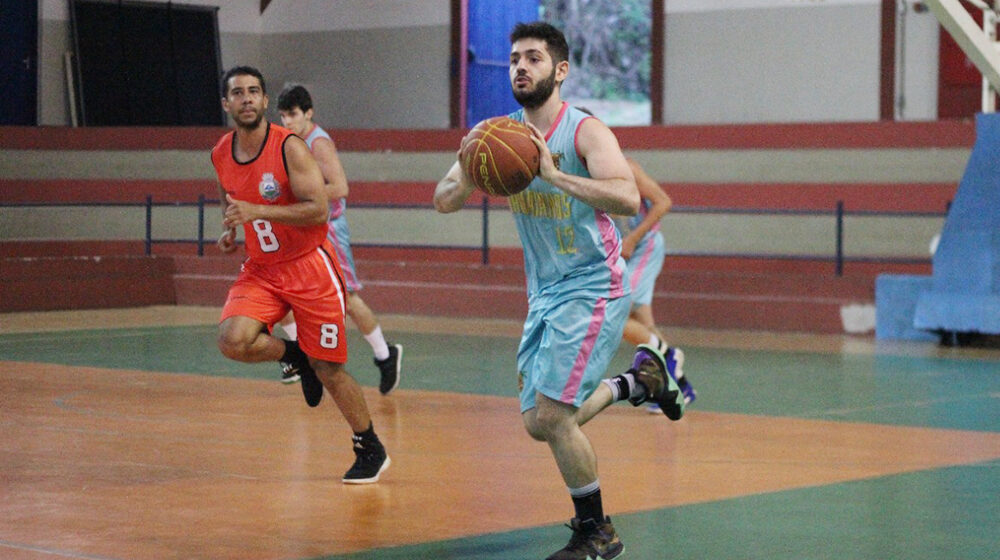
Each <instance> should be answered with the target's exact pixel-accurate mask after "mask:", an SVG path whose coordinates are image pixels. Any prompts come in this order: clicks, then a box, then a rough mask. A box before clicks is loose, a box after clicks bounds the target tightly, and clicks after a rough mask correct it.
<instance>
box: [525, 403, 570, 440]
mask: <svg viewBox="0 0 1000 560" xmlns="http://www.w3.org/2000/svg"><path fill="white" fill-rule="evenodd" d="M565 421H566V418H565V416H564V415H562V414H555V411H553V410H548V411H547V410H546V409H544V408H543V409H542V410H539V409H535V413H534V414H532V415H531V416H530V417H529V416H525V418H524V429H525V430H526V431H527V432H528V435H529V436H531V437H532V439H535V440H537V441H550V440H552V439H553V438H555V437H557V436H558V434H559V432H560V430H561V429H562V427H563V425H564V424H565Z"/></svg>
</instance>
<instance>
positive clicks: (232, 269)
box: [174, 256, 874, 333]
mask: <svg viewBox="0 0 1000 560" xmlns="http://www.w3.org/2000/svg"><path fill="white" fill-rule="evenodd" d="M175 259H176V263H177V264H176V273H175V276H174V281H175V292H176V294H177V303H178V304H181V305H215V306H221V305H222V303H223V302H224V301H225V295H226V291H227V290H228V288H229V286H230V284H231V283H232V281H233V280H234V279H235V277H236V274H237V272H238V270H239V258H238V257H228V256H227V257H175ZM357 264H358V270H359V272H360V274H361V279H362V283H363V284H364V290H363V292H362V293H363V296H364V298H365V301H366V302H367V303H368V304H369V305H370V306H371V307H372V308H373V309H374V310H375V311H376V313H383V314H390V313H391V314H417V315H436V316H448V317H470V316H472V317H475V316H482V317H490V318H504V319H522V318H523V317H524V315H525V313H526V312H527V297H526V294H525V288H524V273H523V270H522V269H521V268H520V267H519V266H512V265H481V264H468V263H452V262H444V263H442V262H399V261H359V262H358V263H357ZM873 302H874V279H873V278H872V277H871V276H868V275H859V276H843V277H837V276H832V275H828V274H822V275H821V274H788V273H781V272H772V273H746V272H720V271H697V270H679V271H665V272H664V273H662V274H661V275H660V278H659V280H658V283H657V288H656V293H655V296H654V310H655V315H656V319H657V323H659V324H661V325H664V326H677V327H697V328H709V329H713V328H714V329H757V330H771V331H802V332H817V333H843V332H854V331H857V330H858V329H859V327H857V326H856V325H857V324H859V323H858V321H859V319H857V318H854V319H851V314H852V313H853V314H854V315H858V314H861V315H862V316H863V315H864V314H865V313H867V312H868V311H866V310H867V309H869V308H872V304H873ZM845 313H847V316H846V319H845ZM845 321H847V323H846V324H845ZM873 321H874V319H873V318H872V319H871V327H865V325H866V324H867V323H866V321H865V320H864V319H863V318H862V319H861V320H860V324H861V325H862V328H861V329H860V332H865V331H866V330H868V329H870V328H873V327H874V322H873Z"/></svg>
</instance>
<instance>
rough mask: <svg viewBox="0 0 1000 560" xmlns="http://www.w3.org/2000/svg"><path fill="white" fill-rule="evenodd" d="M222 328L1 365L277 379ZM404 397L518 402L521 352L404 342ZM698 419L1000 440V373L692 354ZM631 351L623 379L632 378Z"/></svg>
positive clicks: (76, 345) (49, 336) (24, 340)
mask: <svg viewBox="0 0 1000 560" xmlns="http://www.w3.org/2000/svg"><path fill="white" fill-rule="evenodd" d="M215 333H216V329H215V327H214V326H199V327H171V328H143V329H117V330H100V331H97V330H94V331H69V332H59V333H32V334H9V335H2V336H0V359H3V360H16V361H38V362H48V363H58V364H66V365H81V366H93V367H108V368H127V369H142V370H150V371H162V372H185V373H196V374H206V375H223V376H235V377H247V378H254V379H277V378H278V373H277V372H278V368H277V365H276V364H242V363H237V362H233V361H230V360H227V359H226V358H224V357H223V356H222V355H221V354H219V352H218V350H217V349H216V346H215ZM398 338H399V340H398V342H401V343H402V344H403V345H404V364H405V370H404V377H403V381H402V384H401V388H403V389H425V390H435V391H452V392H458V393H469V394H485V395H498V396H508V397H513V396H515V395H516V378H515V375H514V373H513V372H514V370H515V362H514V356H515V353H516V350H517V340H515V339H512V338H507V337H488V336H455V335H439V334H419V333H404V334H401V335H399V337H398ZM348 347H349V348H350V349H351V350H350V354H349V355H350V358H349V360H348V370H349V371H350V372H351V373H352V374H353V375H354V376H355V377H356V378H357V379H358V381H359V382H360V383H362V384H364V385H369V386H373V385H375V384H377V371H376V370H375V367H374V365H373V364H372V362H371V350H370V349H369V347H368V345H367V343H366V342H365V341H364V339H362V338H361V336H360V335H359V334H358V333H357V331H355V330H353V329H352V330H351V331H350V332H349V336H348ZM684 350H685V354H686V356H687V361H686V365H685V372H686V373H687V375H688V378H689V379H690V380H691V382H692V383H693V384H694V386H695V388H696V389H697V390H698V395H699V396H698V401H697V404H696V405H695V406H696V407H697V409H698V410H706V411H713V412H731V413H743V414H760V415H774V416H791V417H800V418H813V419H824V420H843V421H852V422H873V423H882V424H895V425H907V426H923V427H936V428H949V429H961V430H985V431H1000V363H998V362H995V361H989V360H981V359H956V358H923V357H905V356H883V355H857V354H819V353H801V352H796V353H788V352H774V351H747V350H727V349H718V348H698V347H687V348H685V349H684ZM629 361H630V350H629V349H628V348H627V347H626V346H624V345H623V346H622V348H621V350H620V351H619V353H618V355H617V356H616V357H615V359H614V361H613V362H612V368H611V369H612V371H614V372H617V371H623V370H624V369H625V368H627V367H628V364H629Z"/></svg>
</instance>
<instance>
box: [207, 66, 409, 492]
mask: <svg viewBox="0 0 1000 560" xmlns="http://www.w3.org/2000/svg"><path fill="white" fill-rule="evenodd" d="M267 104H268V97H267V90H266V89H265V85H264V78H263V76H262V75H261V73H260V71H258V70H257V69H256V68H252V67H249V66H237V67H234V68H232V69H230V70H228V71H227V72H226V74H225V75H224V76H223V78H222V107H223V109H224V110H225V111H226V113H228V114H229V116H230V117H232V119H233V121H234V122H235V125H236V128H235V130H234V131H232V132H229V133H227V134H225V135H224V136H223V137H222V138H221V139H220V140H219V141H218V143H217V144H216V145H215V147H214V148H213V149H212V164H213V165H214V166H215V172H216V174H217V176H218V179H219V198H220V201H221V207H222V215H223V221H222V223H223V231H222V235H220V237H219V241H218V246H219V249H220V250H221V251H222V252H223V253H231V252H233V251H235V250H236V247H237V245H236V228H237V227H240V226H242V227H243V233H244V237H245V239H246V253H247V258H246V260H244V261H243V265H242V266H241V268H240V273H239V276H237V278H236V281H235V282H234V283H233V285H232V286H231V287H230V288H229V294H228V295H227V297H226V303H225V306H224V307H223V309H222V317H221V319H220V324H219V336H218V345H219V350H220V351H221V352H222V354H223V355H224V356H226V357H227V358H230V359H233V360H237V361H241V362H264V361H270V360H275V361H280V362H282V363H285V364H292V365H293V366H294V367H295V368H296V369H297V370H298V371H299V374H300V375H301V377H302V393H303V395H304V396H305V399H306V403H307V404H308V405H309V406H313V407H315V406H317V405H319V403H320V401H321V399H322V398H323V389H324V387H325V388H326V390H327V391H329V392H330V395H331V396H332V397H333V400H334V402H335V403H336V405H337V408H338V409H339V410H340V412H341V414H343V416H344V419H346V420H347V423H348V425H349V426H350V427H351V429H352V430H353V432H354V435H353V437H352V441H353V447H354V453H355V462H354V464H353V465H352V466H351V468H350V469H349V470H348V471H347V472H346V473H345V474H344V477H343V482H345V483H349V484H365V483H372V482H377V481H378V479H379V475H380V474H381V473H382V471H384V470H385V469H386V467H388V466H389V463H390V461H389V456H388V454H387V453H386V451H385V447H384V446H383V445H382V442H381V441H379V438H378V436H377V435H376V434H375V429H374V427H373V426H372V421H371V416H370V415H369V412H368V405H367V403H366V402H365V397H364V394H363V393H362V391H361V386H360V385H358V382H357V381H355V379H354V378H353V377H351V375H350V374H349V373H347V370H346V369H344V364H345V363H346V362H347V339H346V336H345V332H344V312H345V305H346V298H347V295H346V287H345V285H344V280H343V278H342V275H341V272H340V266H339V264H338V263H337V259H336V257H335V256H333V247H332V246H331V245H330V242H329V241H328V240H327V239H326V221H327V216H328V214H329V212H330V208H329V202H328V198H327V194H326V191H325V189H324V186H323V184H324V180H323V173H322V172H321V171H320V168H319V165H317V164H316V160H315V159H314V158H313V156H312V153H311V152H310V151H309V148H308V147H307V146H306V143H305V142H304V141H303V140H302V139H301V138H299V137H297V136H295V135H294V134H293V133H292V131H290V130H288V129H286V128H283V127H280V126H277V125H273V124H271V123H270V122H268V121H267V120H265V119H264V112H265V110H267ZM289 311H293V312H294V313H295V316H296V317H297V318H298V326H299V328H298V331H299V339H298V341H297V342H296V341H286V340H283V339H280V338H277V337H274V336H271V334H270V332H271V328H272V327H273V325H274V324H275V323H276V322H278V320H280V319H281V318H282V317H284V316H285V315H287V314H288V312H289ZM300 345H301V346H300Z"/></svg>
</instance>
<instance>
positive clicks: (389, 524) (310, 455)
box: [0, 307, 1000, 560]
mask: <svg viewBox="0 0 1000 560" xmlns="http://www.w3.org/2000/svg"><path fill="white" fill-rule="evenodd" d="M217 314H218V310H217V309H206V308H193V307H154V308H143V309H129V310H101V311H74V312H50V313H18V314H5V315H0V411H2V413H0V425H2V436H0V473H2V479H0V558H4V559H10V560H43V559H46V560H51V559H59V558H67V559H87V560H118V559H122V560H124V559H191V558H199V559H200V558H205V559H241V560H257V559H260V560H264V559H294V560H300V559H307V558H308V559H329V560H333V559H361V558H365V559H373V560H386V559H403V558H406V559H412V558H433V559H501V558H503V559H509V558H544V557H545V556H546V555H547V554H549V553H551V552H552V551H554V550H555V549H557V548H559V547H561V546H562V545H563V544H564V543H565V541H566V540H567V539H568V537H569V531H568V530H567V529H565V528H564V527H563V526H562V523H565V522H566V521H567V520H568V519H569V518H570V517H571V516H572V513H573V512H572V507H571V504H570V502H569V499H568V497H567V494H566V490H565V488H563V486H562V483H561V480H560V478H559V475H558V473H557V471H556V468H555V465H554V463H553V461H552V459H551V458H550V456H549V452H548V449H547V448H546V447H545V446H544V445H542V444H539V443H536V442H533V441H532V440H530V438H528V436H527V435H525V434H524V432H523V430H522V428H521V423H520V419H519V415H518V405H517V399H516V397H515V392H516V385H515V379H514V375H513V370H514V366H513V362H514V352H515V349H516V346H517V335H518V333H519V330H520V325H519V324H518V323H516V322H505V321H488V320H448V319H430V318H419V317H402V316H389V317H383V318H382V322H383V328H384V329H385V331H386V332H387V333H388V334H389V336H390V338H391V339H392V340H394V341H398V342H400V343H402V344H403V345H404V347H405V352H404V361H403V364H404V377H403V382H402V385H401V387H400V389H399V390H398V391H397V392H396V393H394V394H393V395H391V396H389V397H382V396H380V395H379V394H378V392H377V391H376V390H375V389H374V388H373V386H374V385H375V384H376V383H377V379H376V370H375V368H374V367H373V365H372V364H371V359H370V355H371V353H370V349H369V348H368V346H367V344H365V342H364V341H363V339H361V338H360V336H359V335H358V334H357V332H356V331H354V330H352V331H351V336H350V338H349V345H350V347H351V352H352V353H351V358H350V360H349V364H348V365H349V369H350V371H351V372H352V373H353V374H354V375H355V377H357V378H358V379H359V381H361V382H362V383H363V384H364V385H365V386H366V388H365V390H366V395H367V397H368V402H369V405H370V407H371V409H372V412H373V416H374V419H375V426H376V429H377V430H378V432H379V434H380V436H381V437H382V439H383V441H384V442H385V443H386V446H387V447H388V449H389V453H390V455H391V457H392V459H393V464H392V466H391V467H390V468H389V469H388V470H387V471H386V472H385V473H384V475H383V479H382V481H381V482H380V483H379V484H377V485H373V486H366V487H348V486H345V485H343V484H341V482H340V477H341V475H342V474H343V472H344V471H345V470H346V469H347V467H348V466H349V464H350V462H351V460H352V459H353V454H352V452H351V448H350V439H349V436H350V434H349V432H348V430H347V428H346V425H345V424H344V422H343V420H342V419H341V418H340V417H339V415H338V414H337V413H336V410H335V408H334V407H333V406H332V404H331V403H330V402H329V397H327V398H326V399H325V400H324V403H323V404H322V405H321V407H319V409H309V408H307V407H306V406H305V404H303V402H302V399H301V395H300V389H299V387H298V385H293V386H283V385H282V384H280V383H279V382H278V370H277V366H276V364H256V365H246V364H238V363H235V362H230V361H227V360H225V359H224V358H222V356H221V355H219V354H218V351H217V350H216V348H215V344H214V334H215V321H216V318H217ZM670 335H671V337H672V342H674V343H675V344H678V345H680V346H682V347H683V348H684V350H685V352H686V355H687V365H686V368H685V370H686V371H687V373H688V375H689V377H690V379H691V380H692V382H693V383H694V385H695V387H696V388H697V389H698V390H699V398H698V401H697V402H696V403H695V404H694V406H693V407H692V408H691V409H689V412H688V414H687V415H686V416H685V418H684V419H683V420H681V421H680V422H676V423H671V422H669V421H667V420H666V418H664V417H663V416H662V415H658V416H653V415H649V414H647V413H646V412H645V411H644V410H643V409H634V408H632V407H630V406H627V405H616V406H615V407H613V408H612V409H610V410H608V411H605V413H603V414H602V415H601V416H599V417H598V418H597V419H596V420H594V421H593V422H592V423H591V424H589V425H588V426H587V427H586V428H585V430H586V432H587V433H588V435H589V436H590V438H591V440H592V441H593V443H594V446H595V448H596V449H597V452H598V457H599V461H600V470H601V482H602V486H603V489H604V492H603V493H604V496H605V508H606V510H607V512H608V513H609V514H610V515H611V516H612V518H613V519H614V521H615V525H616V527H617V528H618V531H619V533H620V534H621V536H622V539H623V541H624V542H625V544H626V555H625V557H627V558H636V559H654V558H655V559H659V558H671V559H674V560H680V559H688V558H690V559H726V558H767V559H779V560H781V559H787V560H793V559H796V560H797V559H802V558H809V559H851V558H857V559H874V558H878V559H888V558H907V559H935V560H939V559H946V558H956V559H958V558H961V559H967V558H983V559H986V558H998V557H1000V522H998V519H1000V498H998V496H1000V352H997V351H990V350H969V349H961V350H959V349H942V348H938V347H936V346H934V345H926V344H898V345H886V344H878V343H875V342H873V341H872V340H870V339H867V338H852V337H840V336H833V337H830V336H827V337H817V336H811V335H779V334H773V333H747V332H714V331H695V330H677V331H671V332H670ZM628 361H629V351H628V349H627V348H626V347H624V346H623V347H622V349H621V351H620V352H619V355H618V356H617V357H616V359H615V361H614V363H613V366H614V367H613V368H612V369H613V370H615V371H617V370H620V369H623V368H624V367H626V366H627V362H628Z"/></svg>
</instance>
